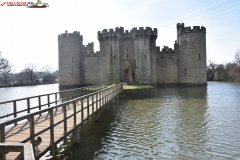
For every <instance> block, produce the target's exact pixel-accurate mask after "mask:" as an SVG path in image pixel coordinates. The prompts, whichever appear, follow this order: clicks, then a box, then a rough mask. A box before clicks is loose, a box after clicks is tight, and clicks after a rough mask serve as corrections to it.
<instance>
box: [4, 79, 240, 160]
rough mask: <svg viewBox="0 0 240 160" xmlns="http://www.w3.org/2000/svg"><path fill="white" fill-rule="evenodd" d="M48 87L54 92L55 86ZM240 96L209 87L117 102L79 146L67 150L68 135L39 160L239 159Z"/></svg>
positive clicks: (230, 86)
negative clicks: (55, 149)
mask: <svg viewBox="0 0 240 160" xmlns="http://www.w3.org/2000/svg"><path fill="white" fill-rule="evenodd" d="M32 87H33V86H32ZM37 87H39V86H37ZM49 87H51V88H52V89H51V90H52V91H50V92H54V91H57V87H58V86H57V85H56V84H54V85H49ZM20 88H21V87H17V89H20ZM8 89H10V88H5V89H4V92H3V89H0V101H3V100H2V97H3V95H2V94H4V96H5V99H6V98H7V97H6V96H7V95H6V93H8V95H9V96H11V94H15V93H16V92H17V93H19V92H20V91H19V90H18V91H14V90H12V91H11V92H12V93H11V94H10V91H7V90H8ZM12 89H13V88H12ZM27 89H28V88H27V87H23V88H22V90H23V91H24V92H26V94H28V95H26V96H29V93H27V92H28V90H27ZM53 90H54V91H53ZM31 91H32V94H34V95H36V94H43V93H34V89H33V88H31ZM42 91H44V93H46V90H45V89H43V90H42ZM24 92H23V93H24ZM239 95H240V83H228V82H208V86H207V87H195V88H194V87H192V88H184V87H182V88H181V87H165V88H159V89H158V90H157V96H156V97H154V98H147V99H134V100H132V99H121V100H119V101H118V102H117V103H116V104H115V105H114V106H112V107H111V108H110V110H109V111H105V110H104V111H103V112H102V113H101V117H100V122H98V123H95V122H93V121H92V122H91V123H90V124H86V125H85V126H84V128H83V129H82V130H81V142H80V145H79V146H72V145H71V136H70V137H69V144H67V145H65V144H59V145H58V153H57V156H55V157H51V156H49V155H48V154H46V155H45V157H43V158H42V159H53V160H54V159H239V158H240V152H239V148H240V129H239V128H240V123H239V122H240V116H239V115H240V106H239V104H240V99H239ZM26 96H24V95H23V94H21V97H26ZM21 97H18V98H21ZM13 98H15V97H13ZM10 99H11V98H10ZM6 100H9V98H7V99H6ZM1 110H2V109H1Z"/></svg>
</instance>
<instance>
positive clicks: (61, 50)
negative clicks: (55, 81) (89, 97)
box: [58, 31, 83, 89]
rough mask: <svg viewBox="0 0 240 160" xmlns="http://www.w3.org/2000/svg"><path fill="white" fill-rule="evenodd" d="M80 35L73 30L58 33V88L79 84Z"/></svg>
mask: <svg viewBox="0 0 240 160" xmlns="http://www.w3.org/2000/svg"><path fill="white" fill-rule="evenodd" d="M82 39H83V38H82V36H81V35H80V33H79V32H77V31H74V32H73V33H68V32H67V31H66V32H65V33H64V34H61V35H58V59H59V62H58V63H59V88H62V89H65V88H66V89H67V88H73V87H77V86H80V85H81V83H82V81H81V78H80V77H81V76H80V75H81V55H82Z"/></svg>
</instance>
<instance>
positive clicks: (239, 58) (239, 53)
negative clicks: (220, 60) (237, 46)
mask: <svg viewBox="0 0 240 160" xmlns="http://www.w3.org/2000/svg"><path fill="white" fill-rule="evenodd" d="M235 60H236V63H237V65H238V66H240V50H238V51H237V52H236V55H235Z"/></svg>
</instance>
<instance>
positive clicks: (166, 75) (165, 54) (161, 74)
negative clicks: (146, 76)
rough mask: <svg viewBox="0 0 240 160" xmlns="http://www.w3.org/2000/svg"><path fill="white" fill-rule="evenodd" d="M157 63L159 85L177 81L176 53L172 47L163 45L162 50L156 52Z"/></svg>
mask: <svg viewBox="0 0 240 160" xmlns="http://www.w3.org/2000/svg"><path fill="white" fill-rule="evenodd" d="M157 64H158V66H157V73H158V74H157V76H158V83H159V84H160V85H162V84H177V83H178V76H177V55H176V54H175V53H174V51H173V49H172V48H168V47H167V46H164V48H163V49H162V51H161V52H160V51H159V52H158V56H157Z"/></svg>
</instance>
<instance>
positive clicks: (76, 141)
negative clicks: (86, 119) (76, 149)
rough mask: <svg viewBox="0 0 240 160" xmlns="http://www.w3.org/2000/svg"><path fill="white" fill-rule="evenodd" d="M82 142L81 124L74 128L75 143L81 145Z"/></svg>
mask: <svg viewBox="0 0 240 160" xmlns="http://www.w3.org/2000/svg"><path fill="white" fill-rule="evenodd" d="M79 143H80V134H79V126H78V127H75V128H74V129H73V144H76V145H79Z"/></svg>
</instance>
